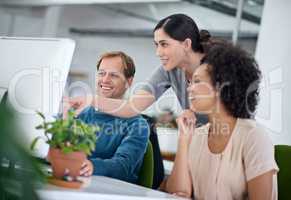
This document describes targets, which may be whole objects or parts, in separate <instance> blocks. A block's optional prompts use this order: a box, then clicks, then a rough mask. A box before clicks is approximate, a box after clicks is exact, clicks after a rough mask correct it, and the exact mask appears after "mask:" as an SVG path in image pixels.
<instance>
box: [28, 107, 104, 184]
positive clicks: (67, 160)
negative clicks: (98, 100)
mask: <svg viewBox="0 0 291 200" xmlns="http://www.w3.org/2000/svg"><path fill="white" fill-rule="evenodd" d="M38 115H39V116H40V117H41V118H42V119H43V123H42V124H40V125H39V126H37V127H36V129H44V134H45V136H46V139H47V141H46V143H48V144H49V146H50V148H49V153H48V160H49V162H50V163H51V165H52V171H53V177H54V178H57V179H63V177H64V176H69V177H71V178H72V179H73V180H76V178H77V176H79V172H80V169H81V166H82V164H83V163H84V161H85V160H86V157H87V155H90V154H91V152H92V151H93V150H94V149H95V143H96V140H97V137H96V131H98V130H99V128H98V127H96V126H94V125H88V124H85V123H84V122H82V121H81V120H79V119H76V118H75V117H74V112H73V111H69V112H68V117H67V118H66V119H62V118H59V119H56V120H55V121H53V122H47V121H46V119H45V116H44V115H43V114H42V113H40V112H38ZM39 139H40V137H36V138H35V139H34V140H33V142H32V144H31V149H33V148H34V146H35V145H36V142H37V141H38V140H39Z"/></svg>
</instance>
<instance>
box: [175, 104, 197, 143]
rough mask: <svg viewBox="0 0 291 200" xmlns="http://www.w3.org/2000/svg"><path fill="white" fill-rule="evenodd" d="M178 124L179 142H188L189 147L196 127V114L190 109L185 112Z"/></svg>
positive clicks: (177, 120) (179, 118)
mask: <svg viewBox="0 0 291 200" xmlns="http://www.w3.org/2000/svg"><path fill="white" fill-rule="evenodd" d="M176 122H177V124H178V129H179V140H183V141H187V143H188V145H189V144H190V142H191V139H192V135H193V134H194V131H195V126H196V116H195V113H194V112H193V111H192V110H190V109H187V110H184V111H183V112H182V114H181V115H180V116H179V117H178V118H177V119H176Z"/></svg>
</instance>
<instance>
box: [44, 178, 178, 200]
mask: <svg viewBox="0 0 291 200" xmlns="http://www.w3.org/2000/svg"><path fill="white" fill-rule="evenodd" d="M38 193H39V195H40V197H41V199H43V200H66V199H69V200H80V199H82V200H86V199H90V200H91V199H98V200H101V199H104V200H114V199H118V200H131V199H132V200H134V199H137V200H139V199H140V200H142V199H160V200H163V199H173V200H177V199H183V198H178V197H176V196H173V195H170V194H167V193H164V192H160V191H156V190H152V189H148V188H145V187H141V186H138V185H134V184H130V183H127V182H124V181H120V180H117V179H112V178H108V177H103V176H92V177H91V178H89V179H88V184H87V186H84V187H83V188H81V189H67V188H61V187H57V186H54V185H50V184H48V185H45V186H44V187H43V188H42V189H39V190H38Z"/></svg>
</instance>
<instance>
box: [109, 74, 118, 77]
mask: <svg viewBox="0 0 291 200" xmlns="http://www.w3.org/2000/svg"><path fill="white" fill-rule="evenodd" d="M111 76H112V77H113V78H118V77H119V76H118V74H111Z"/></svg>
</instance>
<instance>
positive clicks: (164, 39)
mask: <svg viewBox="0 0 291 200" xmlns="http://www.w3.org/2000/svg"><path fill="white" fill-rule="evenodd" d="M154 42H155V45H156V54H157V56H158V57H159V58H160V60H161V63H162V65H163V67H164V69H165V70H166V71H169V70H172V69H174V68H175V67H177V66H179V64H180V63H182V61H183V59H184V58H185V44H184V42H181V41H178V40H175V39H173V38H171V37H170V36H169V35H168V34H167V33H165V31H164V30H163V29H162V28H160V29H157V30H156V31H155V32H154Z"/></svg>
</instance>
